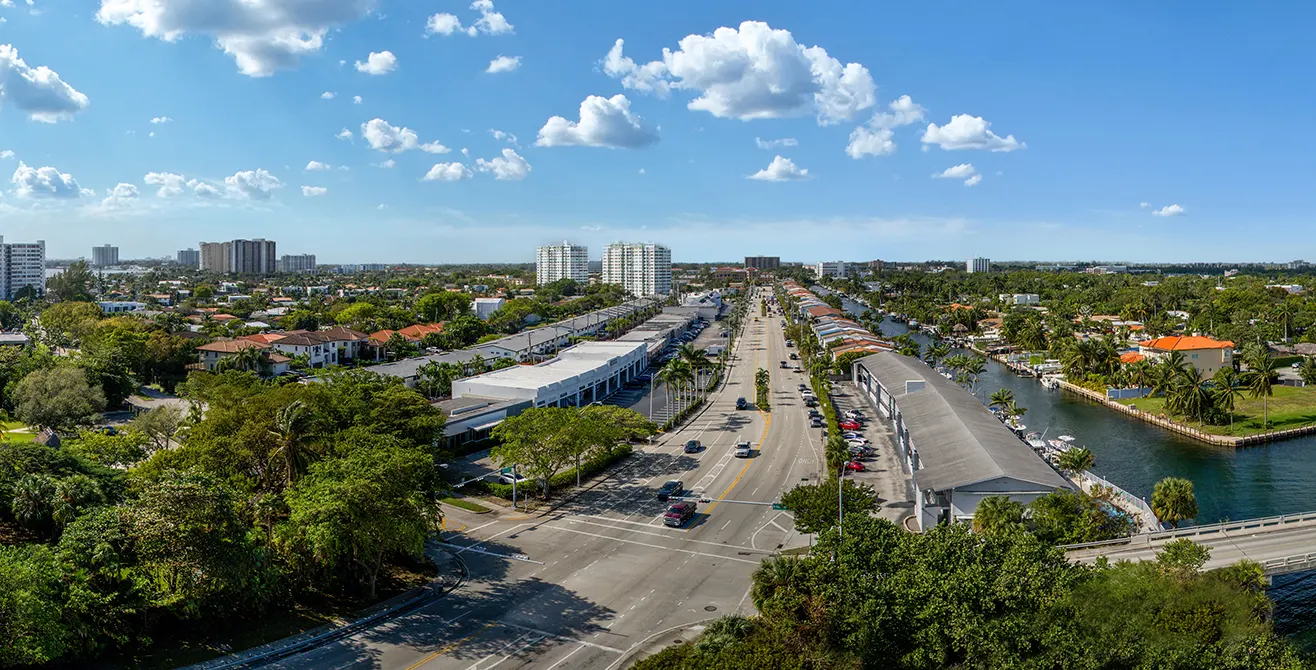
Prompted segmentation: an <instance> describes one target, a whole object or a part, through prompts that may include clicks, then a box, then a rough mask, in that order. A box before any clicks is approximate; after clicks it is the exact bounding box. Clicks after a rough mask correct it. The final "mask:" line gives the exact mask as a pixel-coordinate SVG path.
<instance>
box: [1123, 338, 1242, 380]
mask: <svg viewBox="0 0 1316 670" xmlns="http://www.w3.org/2000/svg"><path fill="white" fill-rule="evenodd" d="M1140 349H1141V353H1142V354H1143V355H1144V356H1147V357H1148V358H1159V357H1162V356H1166V355H1168V354H1169V353H1170V352H1172V351H1177V352H1179V353H1181V354H1183V358H1184V362H1185V363H1188V364H1190V365H1192V366H1193V367H1195V368H1197V370H1198V371H1199V372H1201V373H1202V376H1204V377H1210V376H1211V375H1213V374H1215V372H1216V370H1219V369H1220V368H1223V367H1232V366H1233V365H1234V343H1233V342H1230V341H1228V340H1216V339H1212V338H1209V337H1199V336H1193V335H1171V336H1169V337H1158V338H1156V339H1154V340H1149V341H1147V342H1144V343H1143V344H1142V346H1141V347H1140Z"/></svg>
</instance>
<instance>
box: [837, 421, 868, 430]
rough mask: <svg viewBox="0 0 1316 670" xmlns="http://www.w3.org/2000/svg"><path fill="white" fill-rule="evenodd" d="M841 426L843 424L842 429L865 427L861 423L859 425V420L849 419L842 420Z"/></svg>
mask: <svg viewBox="0 0 1316 670" xmlns="http://www.w3.org/2000/svg"><path fill="white" fill-rule="evenodd" d="M840 426H841V430H859V429H860V428H862V427H863V426H860V425H859V422H857V421H848V420H847V421H842V422H841V423H840Z"/></svg>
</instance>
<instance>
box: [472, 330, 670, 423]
mask: <svg viewBox="0 0 1316 670" xmlns="http://www.w3.org/2000/svg"><path fill="white" fill-rule="evenodd" d="M648 364H649V356H648V347H647V346H646V344H645V343H644V342H582V343H580V344H577V345H576V346H574V347H571V348H569V349H563V350H562V352H561V353H559V354H558V355H557V357H556V358H553V359H550V360H548V361H545V362H543V363H539V364H537V365H517V366H513V367H510V368H503V369H502V370H495V371H493V372H486V373H484V374H482V375H476V376H474V377H467V378H466V379H459V380H457V381H454V382H453V383H452V397H453V398H463V397H466V396H478V397H481V398H499V399H502V400H529V401H531V402H533V403H534V406H535V407H580V406H583V405H588V404H590V403H592V402H596V401H598V400H602V399H603V398H606V397H608V396H609V395H612V394H613V393H615V392H616V391H617V390H619V389H620V388H621V387H622V385H623V384H625V383H626V382H629V381H631V380H632V379H634V378H635V377H636V376H637V375H639V374H640V373H641V372H643V371H644V369H645V368H646V367H648Z"/></svg>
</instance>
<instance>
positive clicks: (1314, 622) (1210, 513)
mask: <svg viewBox="0 0 1316 670" xmlns="http://www.w3.org/2000/svg"><path fill="white" fill-rule="evenodd" d="M843 304H844V306H845V308H846V310H847V311H849V312H851V313H852V314H855V315H858V314H861V313H863V311H864V307H863V306H862V305H859V304H858V303H854V302H852V301H850V300H843ZM909 332H910V330H909V328H908V327H906V326H905V325H904V324H902V323H899V322H896V321H893V320H891V319H890V318H886V319H883V321H882V334H883V335H886V336H895V335H900V334H903V333H909ZM911 336H912V337H913V338H914V340H915V341H917V342H918V343H919V344H920V345H927V344H928V343H929V342H930V341H931V338H930V337H928V336H926V335H924V334H922V333H917V332H916V333H911ZM1002 388H1007V389H1010V390H1011V391H1012V392H1013V393H1014V397H1015V402H1016V403H1017V404H1018V405H1019V406H1020V407H1024V408H1027V412H1026V413H1025V414H1024V415H1023V417H1021V419H1020V420H1021V421H1022V422H1023V423H1024V424H1026V425H1027V426H1028V429H1029V430H1030V431H1037V432H1039V433H1041V432H1045V433H1046V435H1047V437H1055V436H1057V435H1073V436H1074V437H1075V438H1076V439H1075V443H1076V444H1078V445H1080V446H1084V447H1087V448H1088V449H1090V450H1091V451H1092V453H1093V455H1095V456H1096V461H1097V462H1096V466H1095V467H1093V468H1092V471H1093V472H1095V473H1096V474H1098V475H1101V476H1102V477H1105V478H1106V479H1108V480H1110V481H1112V482H1114V483H1115V484H1118V485H1119V486H1120V487H1122V488H1124V489H1125V490H1127V491H1128V492H1130V493H1132V494H1134V495H1136V496H1140V497H1143V498H1145V499H1147V500H1149V501H1150V500H1151V492H1152V487H1153V486H1155V485H1156V482H1158V481H1160V480H1161V479H1162V478H1163V477H1170V476H1175V477H1185V478H1187V479H1190V480H1192V482H1193V485H1194V489H1195V490H1196V492H1197V505H1198V519H1197V522H1198V523H1214V522H1217V521H1226V520H1241V519H1251V518H1255V517H1263V516H1274V515H1277V514H1290V513H1295V512H1310V511H1313V510H1316V436H1309V437H1304V438H1299V439H1295V440H1288V441H1284V442H1279V443H1276V444H1270V445H1266V446H1259V447H1247V448H1245V449H1236V448H1232V447H1216V446H1210V445H1205V444H1198V443H1197V442H1193V441H1191V440H1187V439H1184V438H1181V437H1179V436H1178V435H1175V434H1174V433H1170V432H1168V431H1163V430H1161V429H1158V428H1155V427H1153V426H1151V425H1148V424H1145V423H1142V422H1140V421H1136V420H1134V419H1132V418H1129V417H1127V416H1125V415H1123V414H1118V413H1116V412H1114V411H1112V410H1109V409H1107V408H1105V407H1103V406H1101V405H1098V404H1096V403H1094V402H1092V401H1090V400H1086V399H1084V398H1081V397H1079V396H1076V395H1074V394H1071V393H1065V392H1063V391H1058V390H1057V391H1048V390H1046V389H1044V388H1042V385H1041V384H1039V383H1038V382H1037V380H1035V379H1030V378H1025V377H1018V376H1016V375H1015V374H1014V373H1012V372H1010V370H1009V369H1008V368H1006V367H1005V366H1004V365H1001V364H999V363H996V362H995V361H990V360H989V361H988V362H987V370H986V372H984V373H983V374H982V375H981V377H980V378H979V382H978V385H977V387H976V391H977V395H978V397H979V399H980V400H981V399H983V398H986V396H987V395H990V394H991V393H992V392H993V391H996V390H997V389H1002ZM1313 550H1316V547H1313ZM1270 596H1271V598H1272V599H1273V600H1274V601H1275V619H1276V624H1277V627H1278V629H1279V630H1280V632H1281V633H1283V634H1285V635H1289V636H1291V637H1293V638H1294V640H1295V641H1296V642H1297V643H1299V644H1300V645H1302V646H1303V647H1304V648H1306V649H1308V650H1309V651H1310V650H1316V572H1308V573H1301V574H1296V575H1281V576H1279V577H1276V578H1275V580H1274V584H1273V586H1272V587H1271V590H1270Z"/></svg>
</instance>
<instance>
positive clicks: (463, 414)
mask: <svg viewBox="0 0 1316 670" xmlns="http://www.w3.org/2000/svg"><path fill="white" fill-rule="evenodd" d="M434 405H435V406H436V407H438V408H439V410H440V411H442V412H443V416H444V417H446V418H447V421H446V422H445V423H444V424H443V439H442V440H441V441H440V443H439V447H440V448H442V449H456V448H458V447H461V446H463V445H465V444H469V443H471V442H479V441H480V440H486V439H488V438H489V433H490V431H492V430H493V429H494V428H496V427H497V426H498V424H500V423H502V422H503V420H504V419H507V418H509V417H513V416H516V415H518V414H520V413H521V412H523V411H525V410H527V409H529V408H530V407H533V406H534V405H532V404H531V403H530V401H529V400H503V399H500V398H481V397H479V396H466V397H463V398H450V399H448V400H443V401H440V402H437V403H434Z"/></svg>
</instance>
